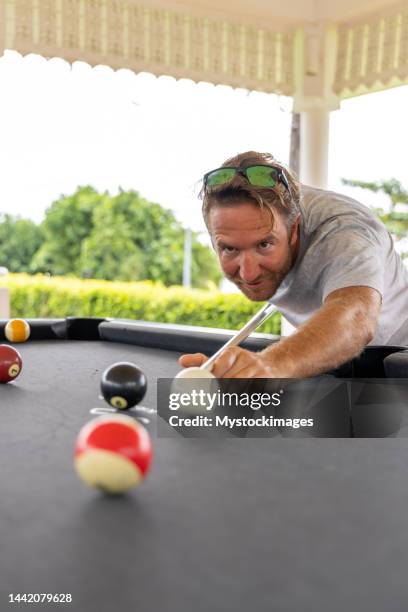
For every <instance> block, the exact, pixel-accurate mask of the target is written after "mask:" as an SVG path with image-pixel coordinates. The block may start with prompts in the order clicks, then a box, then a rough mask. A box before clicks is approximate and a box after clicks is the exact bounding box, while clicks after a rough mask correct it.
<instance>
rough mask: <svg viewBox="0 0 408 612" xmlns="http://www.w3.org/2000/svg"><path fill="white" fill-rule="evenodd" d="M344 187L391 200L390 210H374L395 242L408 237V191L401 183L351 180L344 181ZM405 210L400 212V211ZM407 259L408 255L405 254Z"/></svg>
mask: <svg viewBox="0 0 408 612" xmlns="http://www.w3.org/2000/svg"><path fill="white" fill-rule="evenodd" d="M342 182H343V185H350V186H351V187H361V188H362V189H369V190H370V191H373V192H374V193H378V192H380V193H384V194H386V195H387V196H388V198H389V210H388V211H386V210H384V209H383V208H374V211H375V212H376V213H377V214H378V216H379V217H380V219H381V221H382V222H383V223H384V225H385V226H386V227H387V229H388V231H389V232H390V233H391V234H392V235H393V236H394V238H395V240H397V241H398V240H401V239H403V238H407V236H408V191H407V190H406V189H404V187H403V186H402V184H401V183H400V181H398V180H397V179H395V178H391V179H389V180H387V181H378V182H371V183H370V182H364V181H355V180H350V179H342ZM401 208H402V209H403V210H400V209H401ZM402 256H403V257H407V256H408V253H403V254H402Z"/></svg>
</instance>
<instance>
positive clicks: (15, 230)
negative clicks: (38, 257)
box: [0, 214, 43, 272]
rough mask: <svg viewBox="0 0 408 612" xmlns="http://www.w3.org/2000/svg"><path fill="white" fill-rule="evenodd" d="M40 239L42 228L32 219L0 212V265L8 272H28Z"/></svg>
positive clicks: (41, 237)
mask: <svg viewBox="0 0 408 612" xmlns="http://www.w3.org/2000/svg"><path fill="white" fill-rule="evenodd" d="M42 241H43V234H42V230H41V228H40V227H39V226H38V225H36V224H35V223H34V221H30V220H29V219H21V218H20V217H13V216H12V215H9V214H0V265H1V266H5V267H6V268H8V269H9V270H10V272H29V271H30V264H31V260H32V258H33V255H34V253H35V252H36V251H37V250H38V249H39V247H40V245H41V243H42Z"/></svg>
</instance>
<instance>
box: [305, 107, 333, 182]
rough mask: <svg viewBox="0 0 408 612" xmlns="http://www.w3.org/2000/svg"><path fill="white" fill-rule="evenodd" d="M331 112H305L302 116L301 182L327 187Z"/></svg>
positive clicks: (316, 109)
mask: <svg viewBox="0 0 408 612" xmlns="http://www.w3.org/2000/svg"><path fill="white" fill-rule="evenodd" d="M329 123H330V112H329V111H328V110H327V109H325V108H313V109H310V110H306V111H303V112H302V113H301V116H300V181H301V182H302V183H305V184H306V185H311V186H312V187H320V188H323V189H324V188H325V187H327V175H328V154H329Z"/></svg>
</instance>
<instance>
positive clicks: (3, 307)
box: [0, 287, 10, 319]
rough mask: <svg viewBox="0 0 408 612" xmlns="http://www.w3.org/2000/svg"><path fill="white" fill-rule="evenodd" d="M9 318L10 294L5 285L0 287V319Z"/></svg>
mask: <svg viewBox="0 0 408 612" xmlns="http://www.w3.org/2000/svg"><path fill="white" fill-rule="evenodd" d="M9 318H10V295H9V290H8V289H7V287H0V319H9Z"/></svg>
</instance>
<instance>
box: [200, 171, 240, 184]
mask: <svg viewBox="0 0 408 612" xmlns="http://www.w3.org/2000/svg"><path fill="white" fill-rule="evenodd" d="M235 172H236V171H235V170H234V168H222V169H221V170H215V171H214V172H211V173H210V174H209V175H208V176H207V182H206V185H207V187H215V186H216V185H223V184H224V183H228V181H230V180H231V179H232V177H233V176H234V175H235Z"/></svg>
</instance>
